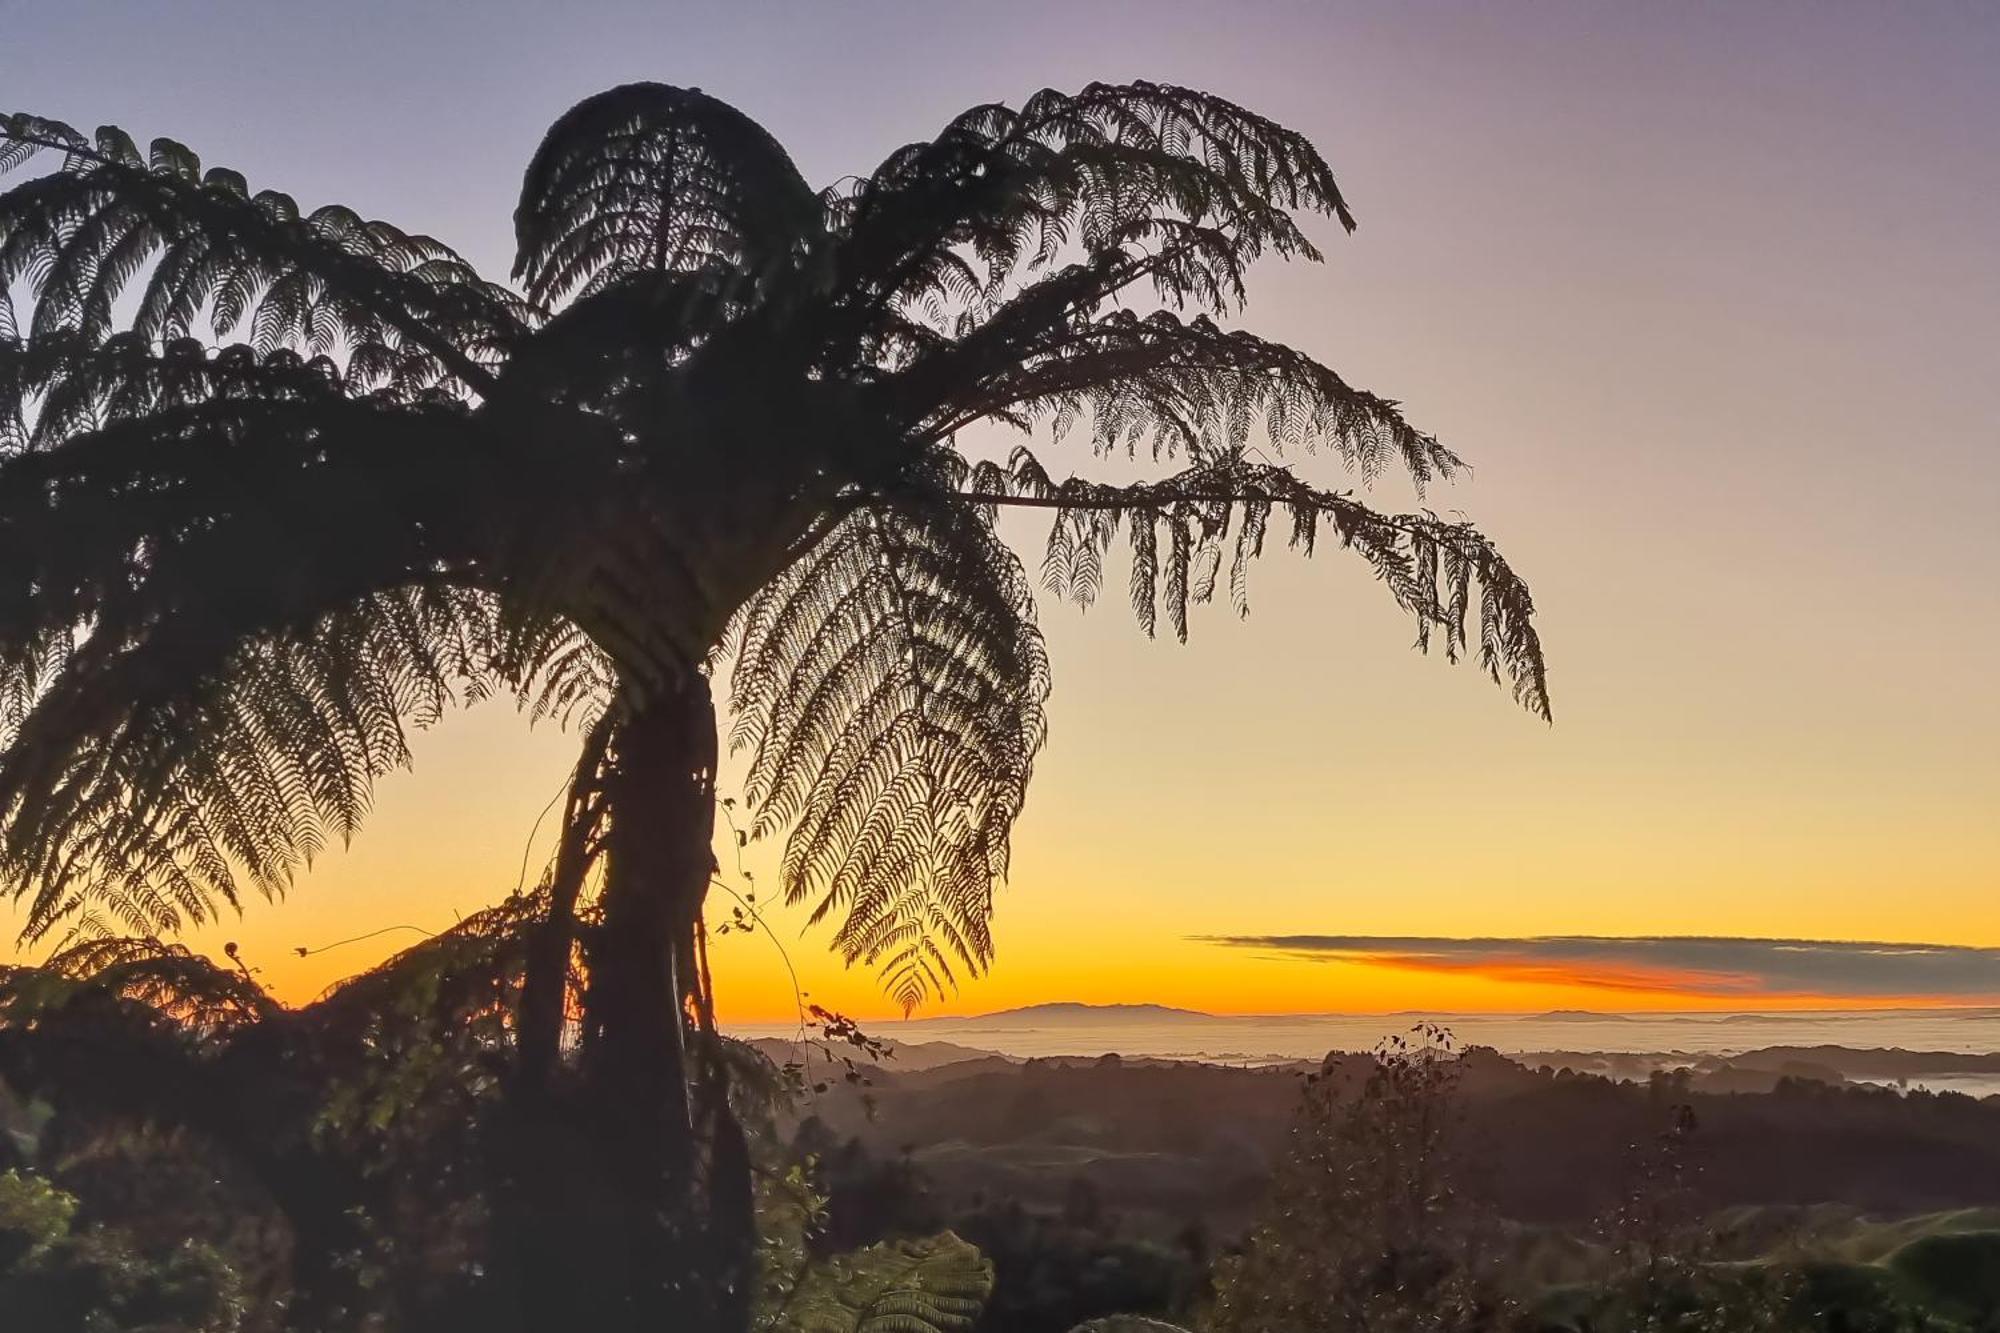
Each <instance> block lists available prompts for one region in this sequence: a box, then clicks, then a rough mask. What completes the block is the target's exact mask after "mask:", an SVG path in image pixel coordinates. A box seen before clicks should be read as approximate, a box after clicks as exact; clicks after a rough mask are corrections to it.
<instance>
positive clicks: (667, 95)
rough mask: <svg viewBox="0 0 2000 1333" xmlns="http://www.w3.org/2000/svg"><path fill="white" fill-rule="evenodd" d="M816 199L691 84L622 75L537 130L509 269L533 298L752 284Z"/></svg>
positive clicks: (763, 136) (814, 226)
mask: <svg viewBox="0 0 2000 1333" xmlns="http://www.w3.org/2000/svg"><path fill="white" fill-rule="evenodd" d="M820 213H821V211H820V204H819V200H818V198H817V196H815V195H814V193H813V192H812V190H811V188H810V187H808V186H807V185H806V183H805V181H804V179H803V178H801V177H800V175H799V173H798V169H797V168H796V167H794V166H793V165H792V160H791V158H790V157H789V156H787V155H786V153H785V150H784V148H783V147H782V146H781V145H780V144H779V143H778V141H777V140H776V139H773V138H772V137H771V135H770V133H769V132H768V131H766V130H765V129H764V128H763V127H762V126H761V125H759V124H757V122H756V121H754V120H751V119H750V118H749V117H748V116H746V115H744V114H743V113H742V112H740V111H738V110H737V109H736V108H734V107H732V106H730V105H729V104H728V103H726V102H722V101H718V100H717V99H715V98H713V97H710V96H708V95H707V94H705V93H703V92H702V91H701V90H700V89H699V88H674V87H669V86H668V85H666V84H659V83H633V84H626V85H624V86H623V87H619V88H613V89H610V90H608V91H606V92H602V93H599V94H597V95H596V96H594V97H589V98H586V99H585V100H583V101H582V102H579V103H578V104H577V105H576V106H574V107H572V108H571V109H570V110H569V111H567V112H565V113H564V114H563V116H562V118H561V119H559V120H557V121H556V123H555V124H554V125H552V126H550V128H549V132H548V134H547V136H546V137H544V138H543V140H542V144H541V147H540V148H539V149H538V150H536V153H535V156H534V159H533V160H532V161H531V162H530V163H529V164H528V171H527V175H526V178H525V179H524V180H523V181H522V184H521V202H520V205H519V207H518V208H516V209H515V212H514V232H515V238H516V241H517V244H518V250H517V253H516V258H515V261H514V276H515V278H517V279H519V280H521V281H523V282H524V283H526V285H527V290H528V293H529V295H530V296H532V297H533V298H534V299H535V300H536V301H538V302H541V303H543V304H545V305H548V304H554V303H555V302H557V301H560V300H561V299H562V298H563V297H564V296H566V295H568V294H569V293H570V292H573V291H578V290H581V291H582V292H583V293H584V294H586V295H588V294H591V293H594V292H598V291H601V290H603V289H605V288H606V287H609V286H611V285H613V284H615V283H617V282H618V281H620V280H621V279H624V278H627V277H630V276H631V275H633V274H637V273H642V272H646V271H648V270H651V271H656V272H669V271H682V270H693V269H704V268H709V267H711V266H712V265H715V264H717V263H720V264H722V265H726V266H729V267H732V268H734V269H736V270H737V271H739V272H740V273H742V274H743V275H744V277H745V278H746V279H747V280H748V281H750V282H752V283H754V282H756V281H758V280H759V279H761V278H762V277H763V276H765V271H766V270H767V269H769V268H771V267H772V266H774V265H779V264H782V263H784V262H785V261H787V260H788V259H790V258H791V257H793V256H795V255H796V254H797V253H798V252H799V251H800V250H801V249H802V248H803V247H804V246H805V245H806V244H807V243H809V241H810V240H811V238H812V235H813V233H814V232H816V231H818V230H820V227H821V222H820Z"/></svg>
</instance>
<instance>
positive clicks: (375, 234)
mask: <svg viewBox="0 0 2000 1333" xmlns="http://www.w3.org/2000/svg"><path fill="white" fill-rule="evenodd" d="M0 146H4V147H0V170H5V169H7V168H9V167H19V166H20V165H22V164H23V163H24V162H26V161H27V160H29V158H30V157H32V156H33V155H34V154H35V153H36V152H39V151H51V152H55V153H58V154H60V155H61V156H62V159H63V160H62V169H61V170H59V171H55V172H51V173H48V174H45V175H41V176H33V177H30V178H28V179H26V180H22V181H20V182H18V183H16V184H14V185H13V186H12V187H10V188H9V189H7V190H6V191H5V192H4V193H0V288H8V287H11V286H13V285H14V284H15V283H17V282H20V281H23V280H26V281H27V282H28V284H29V286H30V290H31V291H32V292H33V295H34V303H33V308H32V313H31V315H30V317H29V320H28V325H29V329H30V331H31V333H32V335H33V336H35V337H41V336H44V335H48V334H53V333H57V332H71V333H74V334H75V335H76V336H77V337H79V338H81V339H82V340H84V341H86V342H93V343H94V342H101V341H103V340H104V339H105V338H107V337H109V336H110V335H111V334H112V333H113V332H115V331H116V327H115V325H116V319H117V314H118V310H119V301H120V298H121V297H123V296H124V295H125V294H126V293H127V292H128V290H131V289H132V288H133V287H134V285H135V284H137V303H136V310H135V313H134V315H133V317H132V322H131V325H130V330H129V331H130V332H132V333H133V334H136V335H137V336H138V337H139V338H140V339H142V340H143V341H146V342H162V341H171V340H173V339H177V338H186V337H189V336H191V335H192V334H193V332H194V328H195V324H196V321H197V320H198V319H200V318H201V317H202V316H203V315H204V314H205V315H206V316H207V318H208V323H209V326H210V328H211V330H212V331H213V333H214V334H215V336H216V337H218V338H226V337H229V336H231V335H232V334H234V333H236V332H238V331H239V330H242V331H247V332H248V333H249V335H250V341H251V342H252V344H253V345H254V346H255V348H256V350H257V351H258V352H259V353H260V354H261V353H269V352H273V351H276V350H279V349H281V348H283V349H289V350H292V351H295V352H298V353H300V354H301V355H304V356H308V357H310V356H323V355H327V354H329V353H332V352H334V351H336V350H340V351H349V352H354V353H357V354H362V359H363V362H364V365H379V364H380V363H381V362H382V360H383V354H384V353H385V352H390V351H395V350H405V351H409V352H415V353H417V354H419V356H418V361H419V363H418V364H412V363H410V362H409V361H407V360H406V361H405V362H404V364H403V365H402V366H401V368H400V369H401V373H400V374H399V375H398V376H397V377H395V378H393V379H391V380H388V381H386V387H390V388H393V389H395V390H396V391H398V392H399V393H401V394H403V395H404V396H410V395H412V394H414V393H415V392H417V391H419V390H423V389H428V388H430V387H432V386H434V385H438V384H441V383H456V384H458V385H461V386H463V387H465V388H470V389H479V390H483V389H485V388H488V387H490V385H491V383H492V380H493V373H492V366H493V364H494V362H495V361H496V359H497V358H498V357H499V356H500V355H502V354H504V351H505V349H506V348H507V347H508V346H510V345H511V344H512V342H513V341H514V340H515V339H517V338H518V337H519V336H520V335H521V334H523V333H524V332H525V331H526V330H527V328H528V327H529V326H530V324H531V323H532V321H533V319H534V318H535V315H534V312H533V310H532V309H531V308H530V307H528V306H527V305H525V304H524V303H523V302H521V301H520V299H519V298H518V297H515V296H513V295H512V294H511V293H508V292H506V291H505V290H504V289H502V288H499V287H496V286H493V285H492V284H489V283H487V282H485V281H484V280H482V279H481V278H480V277H479V275H478V274H477V273H476V272H474V271H473V269H472V267H471V266H470V265H469V264H467V263H466V262H465V261H464V260H463V259H460V258H459V257H458V256H456V255H455V254H452V253H451V252H450V251H449V250H448V249H446V248H445V247H444V246H442V245H440V244H439V243H438V242H436V241H435V240H432V239H431V238H429V237H424V236H412V235H407V234H405V233H403V232H401V231H399V230H397V229H396V228H394V227H392V226H390V225H389V224H387V223H383V222H368V221H364V220H363V219H361V218H360V217H358V216H357V215H355V214H354V213H353V212H352V211H351V210H348V209H345V208H342V207H339V206H337V205H336V206H329V207H325V208H321V209H318V210H315V211H313V212H311V213H302V212H301V211H300V209H299V207H298V205H297V204H296V203H295V202H294V201H293V200H292V199H291V198H290V197H289V196H286V195H283V194H278V193H276V192H273V191H264V192H262V193H258V194H254V195H253V194H251V193H250V191H249V188H248V186H247V185H246V184H245V183H244V181H243V178H242V177H241V176H239V175H237V174H236V173H234V172H230V171H226V170H222V169H220V168H210V169H208V170H206V171H203V170H202V169H201V166H200V162H199V160H198V159H197V158H196V157H195V156H194V154H193V153H191V152H189V151H188V150H187V149H186V148H184V147H182V146H181V145H179V144H176V143H173V142H171V141H169V140H158V141H156V142H155V143H154V145H153V149H152V152H151V154H150V156H149V157H142V156H141V155H140V154H139V153H138V151H137V149H136V147H134V146H133V145H132V143H131V140H130V139H129V137H127V136H125V135H124V134H123V133H122V131H115V130H107V131H104V132H101V133H100V135H99V138H98V140H97V142H95V143H91V142H89V141H86V140H85V139H84V138H83V137H82V136H81V135H79V134H77V133H76V131H74V130H72V129H70V128H69V127H67V126H63V125H60V124H58V123H56V122H53V121H47V120H42V119H39V118H37V117H33V116H28V115H12V116H6V117H0ZM142 279H143V281H142Z"/></svg>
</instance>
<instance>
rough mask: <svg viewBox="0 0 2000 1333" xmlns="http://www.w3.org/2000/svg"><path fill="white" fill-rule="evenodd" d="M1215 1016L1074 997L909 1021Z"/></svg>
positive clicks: (966, 1024)
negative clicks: (1096, 1001)
mask: <svg viewBox="0 0 2000 1333" xmlns="http://www.w3.org/2000/svg"><path fill="white" fill-rule="evenodd" d="M1214 1017H1215V1015H1214V1014H1205V1013H1203V1012H1201V1011H1200V1010H1199V1009H1175V1008H1172V1007H1171V1006H1169V1005H1164V1004H1079V1003H1077V1002H1075V1001H1073V1000H1058V1001H1055V1002H1052V1003H1049V1004H1025V1005H1022V1006H1020V1007H1019V1008H1017V1009H997V1010H995V1011H994V1012H992V1013H990V1014H974V1015H971V1016H969V1017H964V1018H954V1017H950V1016H945V1015H940V1016H938V1017H936V1018H915V1019H911V1020H910V1024H909V1025H910V1026H911V1027H917V1026H920V1025H923V1024H926V1023H930V1024H936V1025H937V1026H940V1027H953V1028H991V1027H1019V1026H1022V1025H1024V1024H1026V1025H1039V1026H1043V1027H1047V1026H1051V1025H1054V1026H1063V1025H1066V1024H1085V1023H1089V1024H1100V1023H1159V1022H1168V1021H1173V1020H1176V1019H1188V1018H1214Z"/></svg>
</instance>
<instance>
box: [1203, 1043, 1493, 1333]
mask: <svg viewBox="0 0 2000 1333" xmlns="http://www.w3.org/2000/svg"><path fill="white" fill-rule="evenodd" d="M1457 1079H1458V1068H1457V1062H1456V1057H1455V1053H1454V1051H1453V1050H1452V1045H1451V1039H1450V1036H1449V1034H1448V1033H1446V1032H1445V1031H1444V1030H1443V1029H1441V1028H1438V1027H1436V1026H1434V1025H1429V1024H1425V1025H1421V1026H1419V1027H1418V1028H1416V1029H1414V1030H1413V1032H1412V1033H1411V1034H1410V1035H1409V1036H1404V1037H1396V1038H1392V1039H1391V1040H1390V1041H1388V1042H1386V1043H1384V1045H1383V1046H1382V1047H1381V1048H1380V1049H1378V1050H1377V1052H1376V1053H1375V1055H1374V1056H1373V1057H1372V1058H1356V1057H1347V1056H1341V1055H1337V1054H1336V1055H1330V1056H1328V1057H1327V1059H1326V1061H1325V1062H1324V1063H1323V1064H1322V1066H1321V1068H1320V1070H1319V1071H1318V1072H1317V1073H1314V1074H1311V1075H1308V1076H1306V1078H1305V1087H1304V1095H1303V1097H1302V1099H1301V1105H1300V1109H1299V1114H1298V1119H1297V1122H1296V1123H1295V1125H1294V1127H1293V1129H1292V1134H1291V1148H1290V1151H1289V1152H1288V1154H1287V1155H1286V1157H1285V1160H1284V1161H1283V1163H1282V1164H1281V1165H1280V1166H1279V1168H1278V1170H1277V1174H1276V1176H1275V1178H1274V1179H1273V1181H1272V1185H1271V1196H1270V1199H1269V1200H1268V1202H1267V1203H1266V1204H1265V1207H1264V1209H1263V1212H1262V1214H1261V1217H1260V1220H1259V1221H1258V1223H1257V1225H1256V1226H1255V1228H1254V1229H1253V1230H1252V1231H1251V1233H1250V1235H1249V1237H1248V1239H1247V1240H1246V1241H1245V1243H1244V1245H1243V1247H1242V1249H1241V1251H1240V1252H1239V1253H1237V1254H1234V1255H1228V1256H1225V1257H1224V1258H1223V1259H1221V1260H1219V1261H1218V1262H1217V1265H1216V1268H1215V1273H1214V1278H1213V1284H1214V1290H1213V1294H1212V1296H1211V1297H1210V1300H1209V1302H1208V1304H1207V1307H1206V1308H1205V1309H1204V1310H1203V1311H1202V1313H1201V1316H1200V1320H1199V1326H1200V1328H1201V1329H1202V1330H1204V1333H1320V1331H1323V1333H1470V1331H1472V1330H1478V1329H1485V1328H1498V1327H1501V1326H1503V1324H1504V1321H1505V1319H1506V1317H1507V1314H1508V1312H1509V1309H1510V1302H1509V1301H1508V1299H1507V1297H1506V1296H1505V1294H1504V1292H1503V1290H1502V1288H1501V1286H1500V1284H1499V1281H1498V1274H1497V1270H1496V1268H1495V1265H1494V1263H1493V1259H1492V1256H1491V1254H1490V1252H1489V1248H1488V1240H1489V1237H1488V1234H1487V1233H1488V1229H1489V1226H1490V1219H1488V1218H1487V1217H1486V1216H1485V1215H1484V1213H1483V1211H1482V1210H1481V1209H1479V1208H1478V1207H1477V1206H1476V1205H1475V1204H1473V1203H1472V1202H1471V1201H1470V1200H1468V1199H1467V1198H1466V1197H1465V1196H1464V1195H1463V1193H1462V1192H1461V1182H1460V1178H1461V1174H1462V1168H1463V1163H1462V1161H1461V1159H1460V1153H1461V1151H1462V1145H1461V1143H1460V1139H1459V1130H1460V1125H1459V1118H1460V1115H1461V1109H1460V1106H1459V1102H1458V1097H1457V1092H1456V1084H1457Z"/></svg>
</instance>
